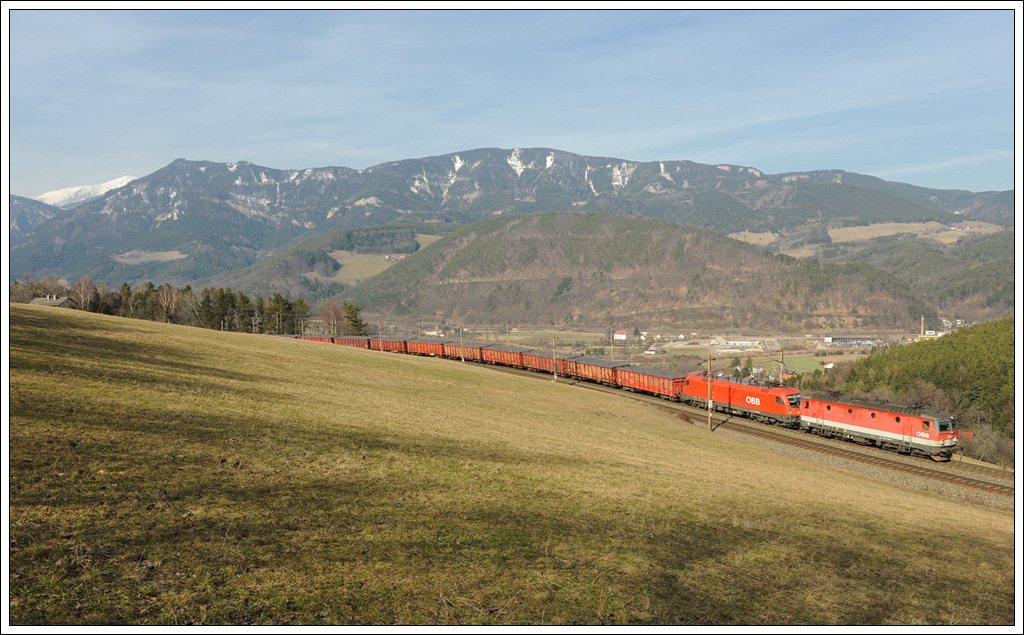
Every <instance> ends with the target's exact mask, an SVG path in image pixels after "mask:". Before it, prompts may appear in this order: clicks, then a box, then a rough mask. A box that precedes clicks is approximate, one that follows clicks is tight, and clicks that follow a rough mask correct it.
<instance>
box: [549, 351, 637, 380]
mask: <svg viewBox="0 0 1024 635" xmlns="http://www.w3.org/2000/svg"><path fill="white" fill-rule="evenodd" d="M620 366H629V362H606V361H605V360H603V359H594V358H592V357H571V358H569V359H567V360H565V368H566V374H567V375H569V376H570V377H575V378H576V379H582V380H584V381H593V382H597V383H599V384H607V385H608V386H617V385H618V384H617V383H616V379H615V369H616V368H618V367H620Z"/></svg>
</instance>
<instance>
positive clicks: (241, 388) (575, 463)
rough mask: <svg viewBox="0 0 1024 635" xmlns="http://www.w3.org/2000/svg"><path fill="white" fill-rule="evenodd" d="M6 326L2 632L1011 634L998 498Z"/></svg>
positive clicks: (391, 365)
mask: <svg viewBox="0 0 1024 635" xmlns="http://www.w3.org/2000/svg"><path fill="white" fill-rule="evenodd" d="M10 312H11V322H10V340H9V341H10V419H9V422H10V423H9V440H10V462H9V477H10V484H9V485H10V489H9V513H10V518H9V537H10V542H9V578H8V582H9V602H10V607H9V610H10V623H11V624H12V625H53V624H75V625H82V624H97V625H98V624H138V625H143V624H145V625H169V624H205V625H241V624H259V625H282V624H312V625H324V624H395V625H410V624H492V625H501V624H512V625H517V624H519V625H521V624H620V625H628V624H641V625H643V624H666V625H668V624H671V625H679V624H688V625H727V624H744V625H755V624H757V625H763V624H784V625H790V624H821V625H834V624H853V625H865V624H912V625H932V626H935V625H946V624H972V625H1006V624H1012V623H1013V621H1014V610H1015V608H1014V607H1015V604H1014V602H1015V595H1014V519H1013V516H1012V514H1009V513H1006V512H1000V511H996V510H993V509H989V508H985V507H980V506H972V505H969V504H965V503H961V502H956V501H952V500H948V499H944V498H940V497H938V496H936V495H934V494H929V493H925V492H920V491H913V490H906V489H902V488H900V487H898V486H895V485H893V484H891V483H888V482H879V481H874V480H871V479H870V478H868V477H867V476H864V475H860V474H858V473H853V472H850V473H837V472H834V471H829V470H827V469H826V468H824V467H823V466H822V465H819V464H817V463H809V462H806V461H804V460H800V459H797V458H793V457H788V456H785V455H780V454H774V453H771V452H768V451H766V450H764V449H760V448H758V447H755V446H753V445H748V444H744V443H743V442H740V441H736V440H734V439H731V438H728V437H726V436H724V435H721V434H714V433H709V432H708V431H707V430H706V429H704V428H703V426H700V425H689V424H687V423H685V422H683V421H681V420H680V419H678V418H676V417H673V416H671V415H670V414H668V413H665V412H663V411H661V410H659V409H655V408H651V407H646V406H643V405H638V404H637V403H635V402H634V401H632V400H627V399H620V398H617V397H615V396H606V395H602V394H595V393H594V392H593V391H588V390H583V389H581V388H579V387H572V386H569V385H566V384H564V383H557V384H556V383H552V382H550V381H542V380H537V379H529V378H518V377H513V376H510V375H508V374H506V373H500V372H496V371H495V370H493V369H488V368H486V367H481V366H477V365H473V364H461V363H458V362H454V361H449V360H438V359H423V358H413V357H408V356H402V355H396V354H386V353H377V352H373V351H360V350H354V349H349V348H345V347H340V346H333V345H328V344H320V343H311V342H300V341H296V340H289V339H284V338H275V337H268V336H253V335H245V334H232V333H220V332H215V331H207V330H201V329H194V328H188V327H181V326H170V325H163V324H156V323H151V322H143V321H132V320H127V319H120V318H112V317H106V316H98V315H92V314H87V313H83V312H76V311H67V310H60V309H48V308H45V307H29V306H26V305H11V307H10Z"/></svg>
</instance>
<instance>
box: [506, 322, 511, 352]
mask: <svg viewBox="0 0 1024 635" xmlns="http://www.w3.org/2000/svg"><path fill="white" fill-rule="evenodd" d="M511 344H512V332H511V331H509V330H508V320H505V346H509V345H511Z"/></svg>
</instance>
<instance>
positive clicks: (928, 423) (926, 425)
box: [921, 421, 932, 430]
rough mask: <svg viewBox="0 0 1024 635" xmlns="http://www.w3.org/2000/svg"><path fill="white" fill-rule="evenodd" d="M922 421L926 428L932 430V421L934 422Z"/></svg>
mask: <svg viewBox="0 0 1024 635" xmlns="http://www.w3.org/2000/svg"><path fill="white" fill-rule="evenodd" d="M921 423H922V426H924V429H925V430H931V427H932V426H931V423H932V422H931V421H923V422H921Z"/></svg>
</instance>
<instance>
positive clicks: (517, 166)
mask: <svg viewBox="0 0 1024 635" xmlns="http://www.w3.org/2000/svg"><path fill="white" fill-rule="evenodd" d="M522 153H523V151H522V150H520V149H519V148H516V149H514V150H512V154H511V155H509V157H508V158H507V159H505V163H508V165H509V167H511V168H512V169H513V170H515V171H516V176H522V175H523V171H524V170H526V164H524V163H523V161H522V159H520V158H519V156H520V155H521V154H522Z"/></svg>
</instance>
